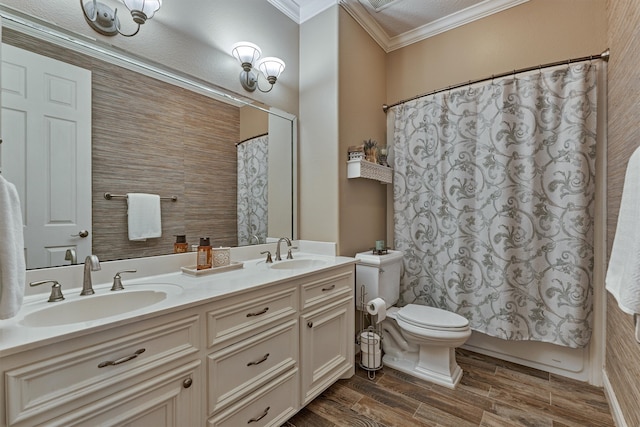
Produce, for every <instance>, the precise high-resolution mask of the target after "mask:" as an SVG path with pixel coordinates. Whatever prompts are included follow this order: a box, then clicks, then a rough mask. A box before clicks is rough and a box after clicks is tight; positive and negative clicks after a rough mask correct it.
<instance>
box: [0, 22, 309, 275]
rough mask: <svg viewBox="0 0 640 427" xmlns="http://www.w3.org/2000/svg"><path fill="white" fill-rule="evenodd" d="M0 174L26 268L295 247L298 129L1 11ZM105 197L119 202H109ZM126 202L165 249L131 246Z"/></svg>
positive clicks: (149, 243) (290, 120)
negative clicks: (201, 245) (178, 249)
mask: <svg viewBox="0 0 640 427" xmlns="http://www.w3.org/2000/svg"><path fill="white" fill-rule="evenodd" d="M0 16H1V17H2V46H3V48H2V76H1V77H2V99H1V102H2V127H1V129H2V138H3V143H2V145H0V173H2V176H3V177H5V178H6V179H7V180H8V181H10V182H13V183H14V184H15V185H16V187H17V188H18V191H19V193H20V198H21V203H22V204H23V215H24V218H23V219H24V222H25V246H26V248H25V254H26V259H27V268H41V267H49V266H56V265H68V264H71V263H75V262H83V261H84V257H85V256H86V255H88V254H90V253H93V254H96V255H97V256H98V257H99V258H100V260H102V261H109V260H116V259H126V258H136V257H143V256H155V255H165V254H169V253H172V252H173V250H174V242H175V240H176V237H175V236H176V235H186V238H187V241H188V243H189V244H190V245H191V244H197V243H198V241H199V238H200V237H209V238H210V240H211V243H212V245H214V246H231V247H235V246H243V245H249V244H257V243H266V241H267V239H268V238H278V237H282V236H286V237H289V238H296V237H297V236H296V227H295V224H296V218H295V210H296V201H295V193H296V191H295V181H294V177H295V161H294V159H295V158H296V154H295V149H296V133H297V130H296V118H295V116H293V115H291V114H288V113H286V112H283V111H278V110H276V109H272V108H270V107H269V106H266V105H257V104H254V103H252V102H251V100H248V99H243V98H241V97H240V96H238V95H235V94H232V93H229V92H226V91H225V90H224V89H221V88H219V87H216V86H214V85H211V84H209V83H206V82H202V81H200V80H197V79H194V78H192V77H190V76H186V75H184V74H181V73H178V72H176V71H174V70H170V69H168V68H166V67H164V66H162V65H161V64H156V63H150V62H148V61H145V60H144V59H141V58H140V57H136V56H135V55H132V54H130V53H128V52H123V51H119V50H117V49H116V48H113V47H112V46H109V45H106V44H101V43H100V42H97V41H93V40H90V39H88V38H87V39H85V38H82V37H80V36H77V35H75V34H70V33H68V32H65V31H64V30H63V29H60V28H56V27H55V26H52V25H51V24H47V23H44V22H39V21H36V20H34V19H33V18H30V17H24V16H16V15H15V14H12V13H10V12H7V11H4V10H2V9H0ZM105 193H109V194H110V195H111V196H112V197H110V198H108V196H107V197H105ZM128 193H151V194H157V195H159V196H161V198H162V199H161V202H160V205H161V221H162V236H161V237H160V238H150V239H146V240H144V241H137V240H130V239H129V236H128V224H129V218H128V213H127V211H128V206H127V205H128V200H127V197H126V195H127V194H128Z"/></svg>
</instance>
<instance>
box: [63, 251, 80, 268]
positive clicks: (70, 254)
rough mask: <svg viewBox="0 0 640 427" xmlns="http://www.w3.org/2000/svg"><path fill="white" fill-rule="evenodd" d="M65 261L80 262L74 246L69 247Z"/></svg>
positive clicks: (73, 263) (72, 263)
mask: <svg viewBox="0 0 640 427" xmlns="http://www.w3.org/2000/svg"><path fill="white" fill-rule="evenodd" d="M64 260H65V261H71V265H75V264H77V263H78V256H77V255H76V250H75V249H73V248H69V249H67V252H65V254H64Z"/></svg>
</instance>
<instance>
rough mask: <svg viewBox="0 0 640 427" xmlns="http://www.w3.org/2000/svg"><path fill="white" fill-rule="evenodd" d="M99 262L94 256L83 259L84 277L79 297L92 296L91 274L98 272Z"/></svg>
mask: <svg viewBox="0 0 640 427" xmlns="http://www.w3.org/2000/svg"><path fill="white" fill-rule="evenodd" d="M100 268H101V267H100V260H99V259H98V257H97V256H96V255H89V256H87V257H86V258H85V259H84V276H83V278H82V292H80V295H93V294H94V293H95V292H94V290H93V285H92V283H91V272H92V271H98V270H100Z"/></svg>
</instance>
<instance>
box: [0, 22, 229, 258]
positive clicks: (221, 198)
mask: <svg viewBox="0 0 640 427" xmlns="http://www.w3.org/2000/svg"><path fill="white" fill-rule="evenodd" d="M2 41H3V42H4V43H8V44H11V45H14V46H17V47H20V48H23V49H26V50H30V51H32V52H35V53H38V54H41V55H45V56H48V57H51V58H54V59H58V60H60V61H64V62H67V63H71V64H74V65H77V66H79V67H83V68H86V69H89V70H91V71H92V87H93V92H92V97H93V100H92V104H93V105H92V128H93V129H92V144H93V146H92V169H93V174H92V175H93V178H92V187H93V188H92V193H93V195H92V198H93V206H92V212H93V253H94V254H96V255H98V257H99V258H100V259H101V260H113V259H124V258H137V257H141V256H154V255H162V254H167V253H172V252H173V243H174V242H175V237H174V235H175V234H186V235H187V241H188V242H189V244H194V243H198V240H199V238H200V237H206V236H208V237H210V238H211V243H212V245H214V246H236V245H237V241H238V239H237V226H236V206H237V200H236V186H237V182H236V170H237V164H236V163H237V160H236V148H235V142H237V141H239V140H240V112H239V109H238V108H237V107H234V106H231V105H228V104H225V103H223V102H220V101H217V100H214V99H211V98H208V97H206V96H203V95H199V94H196V93H193V92H191V91H188V90H186V89H183V88H180V87H177V86H173V85H171V84H168V83H165V82H162V81H159V80H156V79H153V78H150V77H147V76H144V75H141V74H138V73H135V72H133V71H130V70H127V69H124V68H121V67H117V66H114V65H112V64H109V63H107V62H104V61H101V60H98V59H95V58H91V57H88V56H85V55H82V54H79V53H76V52H73V51H71V50H68V49H64V48H61V47H59V46H55V45H53V44H50V43H46V42H42V41H41V40H36V39H34V38H31V37H28V36H25V35H24V34H20V33H17V32H15V31H12V30H9V29H6V28H5V29H3V34H2ZM105 192H111V193H114V194H126V193H133V192H141V193H155V194H159V195H161V196H172V195H176V196H178V201H177V202H171V201H162V202H161V205H162V237H161V238H159V239H149V240H147V241H146V242H130V241H129V240H128V238H127V202H126V200H124V199H112V200H106V199H104V197H103V193H105ZM194 262H195V258H194Z"/></svg>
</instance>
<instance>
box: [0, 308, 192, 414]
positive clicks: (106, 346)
mask: <svg viewBox="0 0 640 427" xmlns="http://www.w3.org/2000/svg"><path fill="white" fill-rule="evenodd" d="M142 324H143V325H144V323H142ZM153 325H155V326H153V327H147V328H144V329H141V328H136V329H137V331H134V332H130V331H127V329H126V328H122V329H117V330H116V331H118V333H119V335H125V334H126V335H125V336H120V337H117V338H112V339H109V340H105V341H102V342H99V341H98V342H97V343H95V344H93V345H86V342H87V339H86V338H78V339H75V340H71V341H68V342H65V343H64V345H57V344H52V345H50V346H47V347H45V348H42V349H40V351H41V353H40V354H51V357H48V358H46V359H44V360H40V361H37V362H34V363H29V364H26V365H24V366H21V367H19V368H15V369H11V370H8V371H6V372H5V387H6V400H7V407H6V409H7V417H8V421H9V425H13V424H15V423H19V422H24V421H25V420H30V419H31V418H32V417H36V419H34V420H32V421H29V424H32V425H33V424H35V422H36V420H37V419H40V418H41V417H40V416H41V415H46V418H45V419H50V418H52V417H53V416H57V415H58V413H62V409H61V408H62V407H63V406H64V405H67V406H66V409H65V411H68V410H69V409H73V407H80V406H81V405H84V404H87V403H88V402H91V401H95V400H97V399H99V398H100V397H101V396H102V395H103V394H105V392H104V390H105V389H107V388H109V387H110V393H113V391H114V390H115V389H114V387H122V385H120V383H122V382H124V381H125V380H127V379H129V378H130V377H131V376H133V375H141V374H142V373H144V372H147V371H149V370H152V369H155V368H158V367H162V366H164V365H166V364H167V363H169V362H172V361H175V360H178V359H180V358H182V357H184V356H187V355H191V354H193V353H196V352H198V351H199V350H198V346H199V344H198V343H199V329H200V328H199V316H198V315H192V316H189V317H179V318H174V319H173V320H171V321H168V322H167V321H165V322H161V321H159V320H158V321H155V322H154V323H153ZM105 335H109V333H108V332H106V333H105ZM94 342H95V341H94ZM74 348H75V349H76V350H71V351H69V350H68V349H74ZM51 349H54V350H58V352H57V353H55V352H53V351H51ZM60 349H66V350H65V351H66V352H65V353H62V354H60V351H59V350H60ZM17 356H19V355H17ZM134 356H135V357H134ZM108 362H113V363H114V364H109V363H108Z"/></svg>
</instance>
